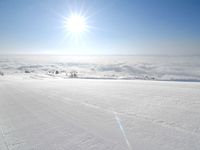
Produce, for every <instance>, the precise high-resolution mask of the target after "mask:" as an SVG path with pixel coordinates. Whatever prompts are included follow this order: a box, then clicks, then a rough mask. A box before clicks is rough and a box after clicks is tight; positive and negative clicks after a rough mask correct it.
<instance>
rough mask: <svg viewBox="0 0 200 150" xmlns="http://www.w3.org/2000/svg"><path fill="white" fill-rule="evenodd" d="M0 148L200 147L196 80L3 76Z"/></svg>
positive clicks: (169, 149) (188, 149) (135, 149)
mask: <svg viewBox="0 0 200 150" xmlns="http://www.w3.org/2000/svg"><path fill="white" fill-rule="evenodd" d="M0 83H1V84H0V129H1V130H0V131H1V132H0V149H1V150H64V149H65V150H66V149H70V150H72V149H73V150H147V149H148V150H197V149H199V145H200V119H199V118H200V101H199V97H200V83H198V82H197V83H196V82H167V81H165V82H163V81H139V80H133V81H130V80H95V79H93V80H88V79H84V80H83V79H43V80H37V79H30V78H27V79H19V78H18V77H15V78H13V76H12V77H8V76H7V77H6V76H5V77H0Z"/></svg>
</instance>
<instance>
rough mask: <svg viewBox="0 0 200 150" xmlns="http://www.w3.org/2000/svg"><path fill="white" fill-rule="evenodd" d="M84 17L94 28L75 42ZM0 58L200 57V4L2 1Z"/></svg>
mask: <svg viewBox="0 0 200 150" xmlns="http://www.w3.org/2000/svg"><path fill="white" fill-rule="evenodd" d="M79 12H81V14H82V15H83V16H84V17H85V18H87V25H88V26H89V28H88V30H87V32H84V33H82V34H81V36H80V37H78V38H72V37H71V36H69V34H68V33H67V32H68V31H66V29H65V28H66V27H65V26H64V21H65V19H66V18H67V17H69V16H70V14H72V13H73V14H78V13H79ZM0 53H45V54H60V53H62V54H79V55H87V54H92V55H93V54H125V55H129V54H136V55H138V54H139V55H143V54H144V55H149V54H151V55H160V54H161V55H165V54H170V55H173V54H175V55H196V54H198V55H200V1H199V0H0Z"/></svg>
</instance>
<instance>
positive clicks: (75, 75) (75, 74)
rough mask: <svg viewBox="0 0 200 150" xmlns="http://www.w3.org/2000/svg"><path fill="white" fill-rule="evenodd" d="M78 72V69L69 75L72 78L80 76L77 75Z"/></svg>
mask: <svg viewBox="0 0 200 150" xmlns="http://www.w3.org/2000/svg"><path fill="white" fill-rule="evenodd" d="M77 73H78V72H76V71H71V72H70V76H69V77H70V78H77V77H78V76H77Z"/></svg>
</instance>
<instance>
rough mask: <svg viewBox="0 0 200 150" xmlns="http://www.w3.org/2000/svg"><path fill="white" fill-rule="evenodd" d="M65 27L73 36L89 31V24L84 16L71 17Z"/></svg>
mask: <svg viewBox="0 0 200 150" xmlns="http://www.w3.org/2000/svg"><path fill="white" fill-rule="evenodd" d="M65 27H66V29H67V31H68V32H70V33H71V34H80V33H83V32H85V31H86V30H87V23H86V19H85V17H84V16H81V15H71V16H69V18H67V19H66V22H65Z"/></svg>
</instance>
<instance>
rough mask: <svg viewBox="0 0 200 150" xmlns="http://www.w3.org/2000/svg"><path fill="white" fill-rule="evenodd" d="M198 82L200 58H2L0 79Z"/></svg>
mask: <svg viewBox="0 0 200 150" xmlns="http://www.w3.org/2000/svg"><path fill="white" fill-rule="evenodd" d="M6 75H9V76H10V75H18V76H20V75H26V76H28V77H40V78H42V77H45V78H48V77H49V78H71V77H73V78H91V79H93V78H94V79H142V80H143V79H144V80H173V81H200V56H66V55H2V56H0V76H2V77H3V76H6Z"/></svg>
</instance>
